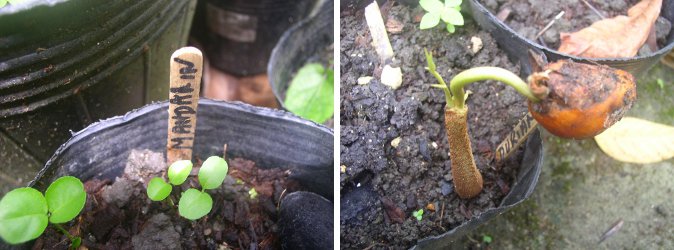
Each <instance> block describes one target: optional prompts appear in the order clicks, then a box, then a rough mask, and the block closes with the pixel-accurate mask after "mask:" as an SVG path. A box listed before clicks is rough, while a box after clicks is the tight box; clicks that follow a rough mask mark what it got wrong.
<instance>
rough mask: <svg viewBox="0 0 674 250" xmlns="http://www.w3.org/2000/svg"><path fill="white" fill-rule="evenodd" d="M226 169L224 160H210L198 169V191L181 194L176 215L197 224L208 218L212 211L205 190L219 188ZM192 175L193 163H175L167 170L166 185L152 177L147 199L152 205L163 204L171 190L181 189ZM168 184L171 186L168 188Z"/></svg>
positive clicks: (213, 157)
mask: <svg viewBox="0 0 674 250" xmlns="http://www.w3.org/2000/svg"><path fill="white" fill-rule="evenodd" d="M228 170H229V167H228V166H227V162H226V161H225V159H223V158H221V157H218V156H211V157H209V158H208V159H206V161H204V163H203V164H202V165H201V168H200V169H199V174H198V180H199V185H201V190H198V189H194V188H190V189H188V190H187V191H185V192H183V193H182V196H181V197H180V200H179V201H178V213H179V214H180V215H181V216H182V217H185V218H187V219H190V220H196V219H199V218H201V217H204V216H205V215H207V214H208V213H209V212H210V211H211V209H212V208H213V199H212V198H211V196H210V195H209V194H208V193H206V192H205V191H206V190H207V189H214V188H218V187H219V186H220V185H222V183H223V182H224V180H225V177H226V176H227V171H228ZM190 172H192V162H191V161H189V160H181V161H176V162H174V163H172V164H171V166H170V167H169V170H168V178H169V182H168V183H167V182H165V181H164V180H163V179H162V178H161V177H154V178H152V180H150V183H148V185H147V196H148V197H149V198H150V200H153V201H162V200H164V199H166V197H168V196H169V195H170V194H171V191H172V190H173V186H171V185H175V186H178V185H182V184H183V183H184V182H185V181H186V180H187V177H189V175H190ZM169 183H170V184H169Z"/></svg>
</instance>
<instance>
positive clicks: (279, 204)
mask: <svg viewBox="0 0 674 250" xmlns="http://www.w3.org/2000/svg"><path fill="white" fill-rule="evenodd" d="M287 190H288V189H287V188H284V189H283V192H281V195H279V197H278V203H276V210H279V209H281V201H282V200H283V196H284V195H285V194H286V191H287Z"/></svg>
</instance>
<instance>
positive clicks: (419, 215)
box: [412, 208, 424, 221]
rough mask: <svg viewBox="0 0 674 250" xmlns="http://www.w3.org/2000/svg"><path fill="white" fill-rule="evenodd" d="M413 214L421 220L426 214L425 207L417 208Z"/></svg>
mask: <svg viewBox="0 0 674 250" xmlns="http://www.w3.org/2000/svg"><path fill="white" fill-rule="evenodd" d="M412 216H414V218H417V220H418V221H421V219H422V218H423V216H424V209H423V208H421V209H419V210H417V211H413V212H412Z"/></svg>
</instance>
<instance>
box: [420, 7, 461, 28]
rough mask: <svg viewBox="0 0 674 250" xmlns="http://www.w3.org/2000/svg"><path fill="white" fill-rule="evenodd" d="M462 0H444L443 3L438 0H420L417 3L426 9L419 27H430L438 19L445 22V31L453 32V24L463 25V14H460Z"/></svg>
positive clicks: (438, 21) (436, 23) (436, 22)
mask: <svg viewBox="0 0 674 250" xmlns="http://www.w3.org/2000/svg"><path fill="white" fill-rule="evenodd" d="M461 1H462V0H445V3H444V4H443V3H442V2H441V1H440V0H420V1H419V5H421V8H423V9H424V10H426V11H427V13H426V14H425V15H424V16H423V17H422V18H421V23H420V24H419V28H420V29H422V30H423V29H430V28H433V27H435V26H436V25H438V23H440V19H442V21H444V22H445V23H446V24H447V32H449V33H454V31H455V30H456V28H455V27H454V26H461V25H463V16H462V15H461V12H460V11H461Z"/></svg>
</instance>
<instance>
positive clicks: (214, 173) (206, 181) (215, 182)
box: [199, 156, 229, 189]
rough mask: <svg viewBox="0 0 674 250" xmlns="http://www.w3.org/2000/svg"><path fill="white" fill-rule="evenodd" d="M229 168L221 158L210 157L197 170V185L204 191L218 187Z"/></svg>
mask: <svg viewBox="0 0 674 250" xmlns="http://www.w3.org/2000/svg"><path fill="white" fill-rule="evenodd" d="M228 169H229V167H228V166H227V162H226V161H225V159H222V157H218V156H211V157H208V159H206V161H204V164H202V165H201V169H199V183H200V184H201V187H202V188H204V189H214V188H217V187H219V186H220V185H221V184H222V182H223V181H224V180H225V176H227V171H228Z"/></svg>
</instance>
